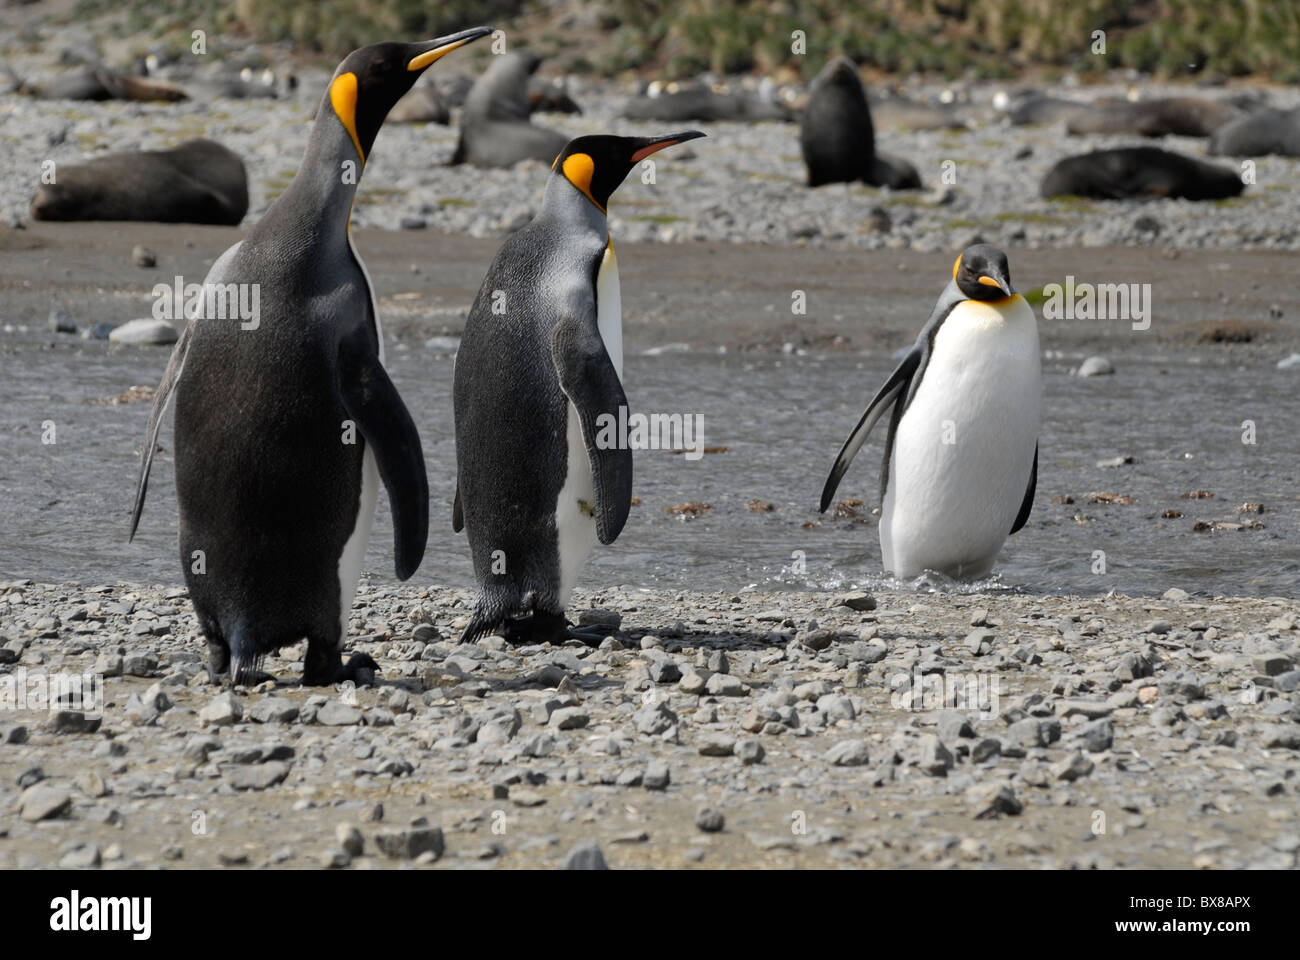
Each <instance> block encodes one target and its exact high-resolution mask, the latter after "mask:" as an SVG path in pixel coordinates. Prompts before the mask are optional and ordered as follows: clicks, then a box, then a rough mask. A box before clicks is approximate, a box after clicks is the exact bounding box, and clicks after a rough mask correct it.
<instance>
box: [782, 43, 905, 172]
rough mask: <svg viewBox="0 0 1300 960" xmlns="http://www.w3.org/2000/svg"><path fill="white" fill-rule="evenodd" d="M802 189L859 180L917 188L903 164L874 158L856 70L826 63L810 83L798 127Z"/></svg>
mask: <svg viewBox="0 0 1300 960" xmlns="http://www.w3.org/2000/svg"><path fill="white" fill-rule="evenodd" d="M799 146H800V147H801V149H802V150H803V159H804V164H805V165H806V166H807V167H808V186H810V187H819V186H821V185H822V184H825V183H851V182H853V181H855V180H861V181H862V182H863V183H867V184H870V185H871V186H874V187H890V188H891V189H894V190H910V189H919V188H920V186H921V178H920V176H919V175H918V174H917V172H916V168H915V167H913V166H912V165H911V164H910V163H908V162H907V161H905V160H900V159H898V158H896V157H890V156H886V155H881V154H877V152H876V141H875V132H874V130H873V129H872V125H871V110H870V108H869V107H868V106H867V96H866V93H865V92H864V91H863V89H862V81H861V80H860V79H858V71H857V68H856V67H854V66H853V63H852V62H851V61H849V60H847V59H845V58H843V57H840V58H839V59H836V60H832V61H831V62H830V63H828V64H827V65H826V66H825V67H823V68H822V72H821V73H819V74H818V75H817V79H816V80H814V81H813V89H812V96H810V97H809V98H808V107H807V109H805V110H804V114H803V122H802V123H801V125H800V128H799Z"/></svg>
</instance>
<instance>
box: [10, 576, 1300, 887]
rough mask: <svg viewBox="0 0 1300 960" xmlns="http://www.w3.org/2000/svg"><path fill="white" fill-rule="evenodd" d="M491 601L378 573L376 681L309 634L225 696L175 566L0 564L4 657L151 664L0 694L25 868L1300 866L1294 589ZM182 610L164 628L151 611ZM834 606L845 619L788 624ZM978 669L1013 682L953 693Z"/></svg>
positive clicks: (361, 604) (977, 675) (64, 666)
mask: <svg viewBox="0 0 1300 960" xmlns="http://www.w3.org/2000/svg"><path fill="white" fill-rule="evenodd" d="M471 599H472V598H471V594H470V593H469V592H468V591H466V590H463V589H454V588H437V589H432V588H421V587H416V586H410V585H406V586H400V587H394V586H388V585H375V584H372V583H371V582H370V581H369V580H368V579H363V581H362V584H361V587H360V590H359V592H358V596H357V600H356V603H355V607H354V609H353V611H352V613H353V616H352V622H353V623H354V624H359V625H360V627H361V630H360V632H358V633H355V634H354V635H353V636H352V637H351V638H350V639H349V653H352V652H365V653H369V654H370V655H371V656H373V657H375V658H376V660H377V661H378V662H379V664H380V667H381V671H380V673H379V675H378V680H377V682H376V684H375V685H374V686H364V685H363V686H361V687H360V688H357V689H351V688H348V689H346V690H345V689H332V688H329V687H325V688H312V689H306V688H302V687H300V686H299V685H298V678H299V675H300V669H301V667H300V665H299V661H300V660H301V650H300V649H296V648H293V649H288V650H285V651H283V652H282V655H279V656H271V657H268V658H267V660H266V663H265V664H264V668H265V669H266V670H267V671H268V672H269V673H270V674H271V675H272V676H273V677H274V678H275V680H273V681H270V682H266V683H262V684H260V685H258V686H256V687H250V688H236V689H234V690H223V689H220V688H218V687H216V686H214V685H213V684H212V682H211V680H210V678H209V677H208V675H207V673H206V671H205V670H203V669H202V664H201V655H202V653H203V644H202V642H201V640H200V638H199V636H198V631H197V624H196V623H195V621H194V618H193V614H192V613H191V611H190V610H189V607H188V602H187V601H186V599H185V598H184V595H183V591H178V590H175V589H174V588H167V587H139V586H130V585H113V584H101V585H95V586H86V587H83V586H75V585H69V584H41V583H30V582H27V581H13V582H8V583H0V636H3V637H4V638H5V641H4V644H3V645H4V646H6V647H7V648H9V649H15V650H18V651H20V652H19V656H18V659H17V660H16V661H15V662H13V663H10V664H6V665H4V666H3V667H0V671H3V672H0V678H3V677H6V676H9V675H13V674H15V672H16V671H17V670H19V669H22V670H25V671H26V672H27V674H28V675H29V676H30V675H32V674H33V673H34V672H39V671H47V672H50V673H55V672H62V671H66V672H69V673H82V672H88V671H91V670H93V669H94V668H95V666H96V665H97V664H99V663H102V662H104V661H105V659H106V658H109V657H110V655H118V656H124V657H128V658H135V661H134V662H141V661H146V662H150V663H152V668H151V669H150V670H148V671H146V672H147V673H149V674H151V675H150V676H143V677H142V676H136V675H132V674H130V673H125V674H122V675H112V676H106V677H105V678H104V689H103V696H104V705H103V709H102V712H96V711H91V710H88V709H86V710H80V709H78V707H79V706H81V705H79V704H75V703H64V704H62V705H61V707H60V710H61V711H70V712H74V713H81V714H82V715H83V716H84V717H85V718H86V719H87V720H89V719H94V720H98V721H99V724H98V726H93V725H91V724H88V723H87V724H72V725H68V721H66V720H64V721H59V720H57V719H55V720H54V721H53V722H51V719H52V718H51V715H50V714H48V713H41V712H36V711H32V710H27V711H14V712H12V713H11V714H10V715H8V716H6V717H5V721H4V725H3V729H0V807H4V808H8V809H11V810H13V811H14V815H13V816H12V817H11V818H10V820H9V823H10V824H11V826H10V827H9V835H8V836H7V837H6V838H5V839H4V842H3V843H0V868H5V867H13V866H16V865H18V864H19V863H23V864H28V863H35V864H38V865H41V866H47V867H54V866H59V865H61V864H62V865H73V864H75V865H76V866H77V867H78V868H82V869H96V868H98V869H123V868H133V867H149V866H160V865H162V864H163V863H166V864H167V865H168V866H169V867H173V868H175V867H181V868H184V867H191V868H211V867H214V866H225V865H231V864H236V865H237V864H239V863H246V864H247V865H251V866H272V867H285V868H294V867H299V868H300V867H303V866H320V865H328V866H330V867H331V868H333V869H366V868H369V867H373V866H379V865H384V864H393V863H399V862H400V863H402V864H404V865H407V866H411V867H416V868H471V867H473V868H484V867H486V868H489V869H491V868H494V867H496V866H498V865H499V866H502V867H519V866H542V867H562V866H571V867H574V868H579V867H583V868H586V867H588V866H591V865H601V864H603V865H605V866H612V867H630V866H654V865H658V866H664V865H668V866H688V865H696V864H699V865H703V866H708V867H718V866H737V867H744V866H753V867H763V866H776V867H781V866H833V865H838V864H846V863H851V864H856V865H862V866H917V867H935V866H938V867H942V866H950V865H957V866H989V865H992V866H1000V867H1058V868H1069V867H1091V866H1101V867H1180V866H1181V867H1190V866H1206V865H1209V866H1213V867H1219V868H1233V867H1242V866H1249V865H1252V864H1254V865H1259V864H1262V863H1263V862H1264V860H1263V858H1264V854H1263V853H1261V852H1260V850H1259V849H1257V848H1259V847H1260V846H1261V845H1263V847H1264V848H1265V849H1266V850H1267V857H1268V858H1270V860H1269V862H1272V860H1273V859H1276V860H1277V861H1278V863H1279V864H1281V865H1283V866H1287V865H1295V858H1296V847H1295V844H1294V843H1292V841H1291V840H1290V839H1289V837H1290V836H1291V835H1293V834H1294V827H1293V826H1292V825H1291V824H1292V819H1293V813H1294V804H1295V789H1296V788H1295V786H1294V783H1295V776H1294V770H1295V767H1296V763H1297V760H1300V697H1298V696H1297V694H1296V692H1295V691H1294V689H1284V687H1285V681H1284V680H1283V678H1286V677H1289V676H1290V675H1291V674H1292V673H1294V672H1296V668H1295V663H1296V657H1297V654H1298V653H1300V649H1298V648H1297V639H1300V636H1298V634H1297V631H1296V630H1294V629H1291V628H1289V627H1288V628H1287V629H1280V628H1277V627H1274V628H1273V629H1270V628H1269V625H1270V624H1274V623H1278V622H1284V623H1290V624H1293V623H1294V622H1295V620H1296V618H1297V616H1298V615H1300V604H1297V603H1296V602H1295V601H1291V600H1283V599H1263V600H1255V599H1240V598H1222V597H1216V598H1210V597H1204V596H1200V595H1184V596H1179V595H1177V594H1174V595H1172V596H1167V597H1138V598H1128V597H1123V596H1117V595H1112V596H1109V597H1097V598H1078V597H1045V596H1030V595H1023V594H1013V593H998V594H947V595H943V596H942V597H939V596H935V595H933V594H918V593H910V592H898V593H893V592H889V591H876V606H875V607H874V609H871V610H859V609H854V608H853V607H851V606H848V605H845V604H843V603H842V602H841V601H842V599H843V596H842V594H841V595H837V594H834V593H830V592H827V593H807V592H786V593H781V592H776V593H773V592H769V593H760V592H742V593H741V594H739V595H736V594H729V593H699V592H690V591H686V592H659V591H653V590H641V589H635V590H633V589H627V588H609V589H605V590H602V591H600V592H598V593H594V594H580V595H579V597H578V598H577V600H576V601H575V607H574V610H573V612H572V615H573V616H574V618H575V619H578V618H580V616H581V611H582V610H584V609H588V608H591V609H597V610H604V611H614V612H616V613H618V614H619V626H618V627H617V628H615V627H613V626H612V623H613V619H612V618H611V617H608V616H607V615H601V616H602V617H604V622H605V624H607V625H609V628H610V629H611V631H612V633H611V636H613V637H614V640H613V642H611V643H607V644H605V645H604V647H603V649H599V650H593V649H591V648H590V647H588V646H586V645H585V644H581V643H578V642H571V643H570V644H566V645H565V646H562V647H559V648H551V647H546V646H535V647H523V648H511V647H508V646H506V645H504V644H502V643H501V642H500V640H499V638H494V637H488V638H484V639H483V640H482V641H480V642H479V643H476V644H471V645H460V644H457V643H456V642H455V641H454V639H452V638H455V637H457V636H458V635H459V633H460V631H461V630H462V629H463V628H464V625H465V623H466V622H467V618H468V610H469V603H470V601H471ZM159 608H166V609H169V610H170V611H171V612H170V613H169V614H168V618H169V620H170V621H171V623H172V627H171V632H169V633H166V634H160V635H154V634H150V635H147V636H134V635H132V634H131V632H130V625H131V623H133V622H134V620H135V617H136V616H137V612H138V611H139V610H153V609H159ZM417 610H418V611H419V613H418V614H417V613H416V612H415V611H417ZM79 611H80V612H79ZM417 619H418V621H419V622H418V623H417V622H416V620H417ZM972 621H980V622H982V623H992V624H995V625H996V633H997V639H996V641H995V642H993V643H992V645H991V649H984V648H985V646H986V644H985V643H984V642H983V641H982V642H981V644H980V650H981V652H980V653H979V654H978V655H977V654H976V653H974V652H972V651H971V649H970V645H969V644H968V642H967V638H968V634H969V633H970V630H971V624H972ZM1156 622H1160V623H1163V624H1165V625H1167V626H1168V630H1166V631H1164V632H1160V633H1155V632H1152V630H1151V629H1150V628H1151V626H1152V625H1153V623H1156ZM55 623H57V624H58V625H57V626H52V624H55ZM787 623H788V624H789V625H790V626H788V627H786V628H785V629H789V630H790V631H791V632H790V633H788V634H787V633H780V632H778V633H773V632H772V631H773V627H774V626H775V627H781V626H782V624H787ZM812 623H815V624H816V626H815V627H811V628H808V629H803V628H801V630H802V632H812V631H814V630H816V631H825V632H826V635H828V636H830V637H831V638H832V639H831V642H830V643H829V644H828V645H826V646H824V647H823V648H822V649H820V650H813V649H811V648H810V647H807V646H803V645H801V644H798V643H793V644H792V643H791V639H792V637H793V636H794V634H795V633H796V632H799V631H797V630H796V628H795V627H794V625H796V624H801V625H805V627H806V626H807V625H809V624H812ZM1193 625H1195V629H1193ZM419 627H429V628H431V630H436V631H437V633H436V636H435V635H434V634H433V633H431V632H430V630H425V631H423V635H424V636H425V637H427V638H428V639H426V640H418V641H417V640H415V639H414V637H413V633H414V631H415V630H416V629H417V628H419ZM977 629H983V628H977ZM863 635H869V637H870V639H869V640H868V641H863V640H861V639H858V638H859V637H860V636H863ZM645 637H654V638H656V640H655V642H653V643H651V644H649V645H648V646H647V645H645V644H643V642H642V640H643V638H645ZM15 641H16V642H15ZM876 644H878V645H880V646H881V647H883V648H885V649H886V650H887V651H888V652H887V654H886V655H884V656H882V657H881V658H878V659H876V658H874V657H873V658H871V659H870V660H864V659H861V658H858V657H857V656H856V653H855V651H859V650H860V649H861V647H862V646H870V645H876ZM643 648H644V649H643ZM1019 651H1028V652H1029V653H1030V654H1032V655H1030V656H1017V655H1015V654H1016V653H1017V652H1019ZM719 654H722V656H719ZM452 658H456V659H459V660H463V661H465V662H467V663H474V664H477V665H478V668H477V669H476V670H474V671H470V672H463V673H461V674H452V673H449V672H447V671H445V670H443V669H441V668H442V667H443V666H444V665H445V663H446V661H447V660H449V659H452ZM668 662H671V663H673V664H676V665H678V666H679V667H680V668H681V670H682V671H683V672H684V673H685V676H686V677H697V678H699V679H700V681H701V683H700V686H699V687H698V688H696V689H695V690H694V691H693V692H689V691H687V690H686V689H684V688H683V685H682V684H680V683H674V682H671V681H667V682H665V680H664V678H663V677H662V675H661V676H659V677H656V675H655V671H654V669H653V668H654V666H655V665H656V664H658V663H668ZM696 664H699V665H698V666H696ZM688 667H689V668H690V669H689V670H688V669H687V668H688ZM724 667H725V670H726V672H725V673H724V672H721V669H722V668H724ZM914 667H916V668H920V667H924V669H921V672H920V673H919V674H917V673H914V672H913V668H914ZM931 671H936V672H931ZM900 676H901V677H902V678H904V679H906V681H907V686H906V690H907V692H908V693H909V696H908V697H906V698H904V697H901V696H900V687H899V686H898V685H897V684H896V683H895V680H896V679H897V678H899V677H900ZM918 676H919V677H920V679H921V681H923V684H922V686H921V688H920V691H919V695H917V696H912V695H911V694H912V692H913V689H912V686H911V684H912V683H914V682H916V680H917V677H918ZM717 678H726V679H729V680H731V681H734V682H736V683H738V684H741V685H742V686H743V688H744V690H745V691H746V692H745V694H744V695H742V696H735V695H730V694H728V693H726V692H721V691H719V692H713V691H711V690H710V689H709V687H708V684H709V682H710V681H713V680H715V679H717ZM971 681H975V687H976V688H977V689H978V684H979V683H983V684H984V689H985V690H986V692H989V693H991V692H993V691H996V694H997V697H996V701H995V702H988V703H956V702H943V703H934V702H932V700H931V694H932V692H933V690H934V689H941V690H942V689H946V688H951V689H953V690H958V689H960V690H963V691H966V690H969V689H971ZM995 682H996V686H994V684H995ZM940 684H942V685H946V687H945V686H938V685H940ZM164 698H165V700H166V701H167V702H168V703H169V704H170V708H169V709H164V710H159V709H156V708H157V707H158V705H159V704H160V703H161V702H162V700H163V699H164ZM345 700H346V701H347V702H345ZM150 707H152V708H153V709H147V708H150ZM983 707H990V709H983ZM142 708H146V709H142ZM58 715H59V714H58V713H57V712H56V714H54V717H57V716H58ZM340 720H347V721H350V722H346V723H340V722H339V721H340ZM60 729H61V730H62V731H63V732H56V731H58V730H60ZM19 730H22V731H23V732H24V733H23V734H19V733H18V732H17V731H19ZM629 791H630V792H629ZM724 810H725V811H726V812H727V813H726V817H725V818H723V817H722V813H721V811H724ZM1096 811H1101V812H1103V813H1104V814H1105V817H1104V818H1102V819H1103V820H1105V821H1107V822H1109V823H1110V824H1111V827H1110V832H1109V833H1104V832H1103V833H1094V832H1093V823H1094V816H1093V815H1094V813H1095V812H1096ZM936 818H938V819H936ZM719 820H721V822H722V824H723V825H724V827H725V828H723V829H717V830H714V829H710V828H711V827H713V825H714V824H717V823H718V822H719ZM940 822H942V823H943V824H945V828H944V830H941V831H938V832H936V826H935V824H936V823H940ZM200 824H202V825H203V826H202V829H200V826H199V825H200ZM354 824H355V826H354ZM801 825H802V826H801ZM792 828H795V829H792ZM363 831H364V835H363ZM1030 837H1032V839H1028V838H1030ZM950 841H951V842H950ZM110 848H112V853H113V856H109V851H110ZM95 850H98V857H96V855H95V852H94V851H95ZM240 858H243V859H242V861H241V860H240ZM607 858H608V860H607Z"/></svg>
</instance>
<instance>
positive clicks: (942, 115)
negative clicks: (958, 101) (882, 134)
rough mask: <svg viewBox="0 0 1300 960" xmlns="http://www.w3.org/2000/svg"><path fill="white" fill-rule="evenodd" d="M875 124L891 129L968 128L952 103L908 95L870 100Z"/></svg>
mask: <svg viewBox="0 0 1300 960" xmlns="http://www.w3.org/2000/svg"><path fill="white" fill-rule="evenodd" d="M869 104H870V110H871V119H872V122H873V123H874V125H875V126H877V127H880V128H882V129H890V130H907V131H912V132H915V131H920V130H965V129H967V128H968V127H969V124H968V123H967V122H966V120H965V119H964V118H963V117H962V116H961V115H960V114H959V113H958V112H957V110H956V108H955V107H953V106H952V105H950V104H933V103H922V102H919V101H916V100H909V99H907V98H905V97H881V98H872V99H871V100H870V101H869Z"/></svg>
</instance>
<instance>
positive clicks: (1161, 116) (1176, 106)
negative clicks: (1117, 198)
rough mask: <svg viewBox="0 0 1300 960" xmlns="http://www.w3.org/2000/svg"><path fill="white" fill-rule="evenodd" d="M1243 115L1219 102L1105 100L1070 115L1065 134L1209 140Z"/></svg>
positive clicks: (1176, 99)
mask: <svg viewBox="0 0 1300 960" xmlns="http://www.w3.org/2000/svg"><path fill="white" fill-rule="evenodd" d="M1241 116H1242V112H1241V111H1240V110H1238V109H1237V108H1236V107H1234V106H1232V105H1231V104H1228V103H1223V102H1221V101H1219V100H1206V99H1203V98H1201V97H1160V98H1158V99H1155V100H1138V101H1130V100H1103V101H1099V102H1097V103H1094V104H1093V105H1092V106H1091V107H1086V108H1084V109H1081V110H1075V111H1073V112H1071V113H1070V114H1069V115H1068V116H1067V117H1066V121H1065V132H1066V133H1068V134H1070V135H1071V136H1078V135H1080V134H1089V133H1134V134H1137V135H1139V136H1143V137H1164V136H1174V137H1208V136H1210V134H1212V133H1214V131H1215V130H1217V129H1219V127H1222V126H1223V125H1224V124H1227V123H1231V122H1232V121H1233V120H1236V119H1239V118H1240V117H1241Z"/></svg>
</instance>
